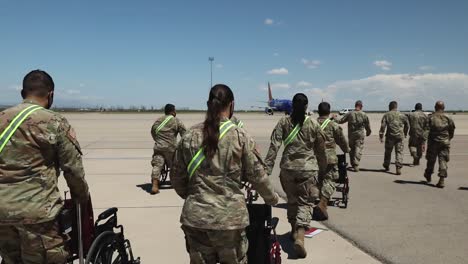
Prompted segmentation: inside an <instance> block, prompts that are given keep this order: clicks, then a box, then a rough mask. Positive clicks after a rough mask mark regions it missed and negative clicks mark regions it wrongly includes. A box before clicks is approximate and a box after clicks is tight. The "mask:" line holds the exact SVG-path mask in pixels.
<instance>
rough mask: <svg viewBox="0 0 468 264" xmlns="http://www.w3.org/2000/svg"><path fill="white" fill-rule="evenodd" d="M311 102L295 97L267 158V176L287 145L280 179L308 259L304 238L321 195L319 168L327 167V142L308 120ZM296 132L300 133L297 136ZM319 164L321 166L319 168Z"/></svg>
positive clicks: (293, 226)
mask: <svg viewBox="0 0 468 264" xmlns="http://www.w3.org/2000/svg"><path fill="white" fill-rule="evenodd" d="M307 104H308V99H307V96H305V95H304V94H300V93H299V94H296V95H295V96H294V97H293V111H292V113H291V116H285V117H283V118H281V120H280V121H279V122H278V124H277V125H276V127H275V129H274V130H273V132H272V134H271V144H270V149H269V150H268V154H267V156H266V159H265V164H266V169H267V172H268V174H271V173H272V170H273V167H274V165H275V160H276V156H277V155H278V151H279V149H280V147H281V145H282V144H283V142H284V145H285V147H284V151H283V156H282V159H281V164H280V168H281V172H280V180H281V185H282V187H283V190H284V191H285V193H286V195H287V198H288V208H287V214H288V221H289V223H291V234H292V237H293V239H294V240H295V242H294V247H295V250H296V253H297V255H298V256H299V257H302V258H305V257H306V255H307V252H306V250H305V247H304V235H305V231H306V229H308V228H309V223H310V221H311V220H312V207H313V205H314V201H315V199H316V198H318V196H319V189H318V186H319V180H318V171H319V168H325V167H326V154H325V144H324V142H325V139H324V137H325V136H324V134H323V132H322V130H321V129H320V126H319V124H318V123H317V122H316V121H315V120H312V119H310V118H309V117H308V116H307V117H306V115H305V111H306V109H307ZM294 131H298V132H297V134H296V135H295V136H293V135H294V134H295V132H294ZM319 165H320V166H319Z"/></svg>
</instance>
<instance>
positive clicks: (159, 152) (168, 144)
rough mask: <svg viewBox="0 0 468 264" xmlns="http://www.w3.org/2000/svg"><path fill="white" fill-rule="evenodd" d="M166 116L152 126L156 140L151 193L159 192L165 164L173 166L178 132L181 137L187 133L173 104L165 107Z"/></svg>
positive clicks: (152, 133) (152, 163)
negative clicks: (160, 178) (160, 177)
mask: <svg viewBox="0 0 468 264" xmlns="http://www.w3.org/2000/svg"><path fill="white" fill-rule="evenodd" d="M164 114H165V115H164V116H161V117H160V118H158V120H156V122H154V124H153V126H152V127H151V136H152V137H153V140H154V151H153V159H152V160H151V165H152V166H153V171H152V173H151V182H152V188H151V194H157V193H159V176H160V174H161V170H162V169H163V167H164V164H166V165H167V167H168V168H170V167H171V166H172V159H173V157H174V152H175V149H176V146H177V134H179V135H180V136H181V137H182V136H183V135H184V133H185V130H186V129H185V126H184V124H183V123H182V122H181V121H180V120H179V119H178V118H177V117H176V115H177V113H176V109H175V106H174V105H173V104H167V105H166V106H165V107H164Z"/></svg>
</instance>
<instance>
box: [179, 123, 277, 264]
mask: <svg viewBox="0 0 468 264" xmlns="http://www.w3.org/2000/svg"><path fill="white" fill-rule="evenodd" d="M222 121H228V120H227V119H224V120H222ZM202 142H203V123H202V124H198V125H195V126H194V127H192V128H191V129H190V130H189V131H187V133H186V134H185V135H184V136H183V137H182V139H181V141H180V143H179V145H178V147H177V151H176V154H175V159H174V166H173V167H172V174H171V177H172V179H171V180H172V185H173V187H174V189H175V191H176V192H177V194H178V195H179V196H180V197H182V198H183V199H185V203H184V206H183V209H182V215H181V217H180V222H181V223H182V229H183V230H184V233H185V236H186V242H187V247H188V251H189V254H190V260H191V262H190V263H192V264H198V263H215V262H214V259H218V261H219V262H220V263H247V256H246V253H247V239H246V235H245V228H246V227H247V226H248V225H249V215H248V211H247V206H246V203H245V198H244V193H243V192H242V183H241V179H245V180H247V181H249V182H250V183H252V185H253V187H254V189H255V190H256V191H257V192H258V193H259V194H260V195H261V196H262V197H263V198H264V200H265V202H266V203H267V204H276V203H277V202H278V196H277V195H276V194H275V193H274V191H273V187H272V185H271V183H270V180H269V179H268V176H267V174H266V173H265V171H264V167H263V164H262V162H261V159H260V157H259V155H258V152H257V151H256V150H255V149H254V146H255V143H254V141H253V139H252V138H251V137H250V136H249V135H248V134H247V133H246V131H245V130H244V129H242V128H238V127H234V128H231V129H230V130H229V131H228V132H227V133H226V134H225V136H224V137H223V138H222V139H221V140H220V141H219V143H218V151H217V152H216V154H215V156H214V157H213V158H212V159H211V160H205V161H203V162H202V163H201V166H200V167H199V168H198V169H197V170H196V171H195V173H194V174H193V176H192V177H189V173H188V171H187V166H188V164H189V163H190V161H191V160H192V158H193V157H194V155H195V154H196V152H197V151H198V150H199V149H200V148H201V147H202Z"/></svg>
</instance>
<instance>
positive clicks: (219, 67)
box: [216, 64, 224, 69]
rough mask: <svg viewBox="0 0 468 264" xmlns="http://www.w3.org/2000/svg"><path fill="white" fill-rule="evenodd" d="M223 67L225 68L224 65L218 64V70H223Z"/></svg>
mask: <svg viewBox="0 0 468 264" xmlns="http://www.w3.org/2000/svg"><path fill="white" fill-rule="evenodd" d="M223 67H224V65H222V64H216V68H218V69H221V68H223Z"/></svg>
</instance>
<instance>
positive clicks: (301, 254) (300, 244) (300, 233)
mask: <svg viewBox="0 0 468 264" xmlns="http://www.w3.org/2000/svg"><path fill="white" fill-rule="evenodd" d="M304 237H305V228H304V227H298V228H297V238H296V241H294V250H295V251H296V254H297V257H298V258H305V257H306V256H307V251H306V249H305V244H304Z"/></svg>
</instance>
